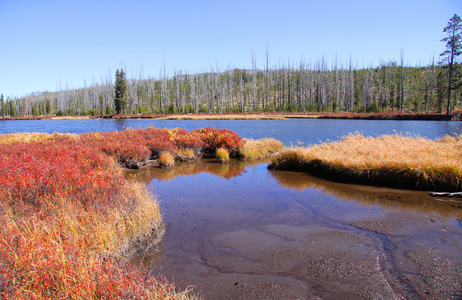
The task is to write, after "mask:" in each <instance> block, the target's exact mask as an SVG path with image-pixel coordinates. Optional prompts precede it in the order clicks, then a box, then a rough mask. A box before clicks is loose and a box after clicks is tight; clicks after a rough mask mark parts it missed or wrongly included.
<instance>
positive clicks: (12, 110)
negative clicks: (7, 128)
mask: <svg viewBox="0 0 462 300" xmlns="http://www.w3.org/2000/svg"><path fill="white" fill-rule="evenodd" d="M10 116H12V117H17V116H18V114H17V113H16V105H14V103H13V100H10Z"/></svg>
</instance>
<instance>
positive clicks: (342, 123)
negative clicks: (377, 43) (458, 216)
mask: <svg viewBox="0 0 462 300" xmlns="http://www.w3.org/2000/svg"><path fill="white" fill-rule="evenodd" d="M151 125H152V126H154V127H160V128H175V127H180V128H185V129H187V130H192V129H195V128H201V127H207V126H210V127H215V128H227V129H230V130H233V131H235V132H237V133H238V134H239V135H240V136H241V137H245V138H254V139H259V138H264V137H272V138H275V139H278V140H280V141H282V142H283V143H284V145H286V146H289V145H290V144H291V143H293V144H296V143H297V142H302V143H304V144H307V145H309V144H316V143H319V142H325V141H328V140H330V141H335V140H338V139H339V138H340V137H342V136H345V135H347V134H349V133H352V132H356V131H358V132H360V133H362V134H363V135H366V136H377V135H383V134H392V133H394V132H401V133H411V134H416V135H420V136H422V137H427V138H430V139H435V138H439V137H442V136H444V135H446V134H453V133H457V134H461V133H462V123H460V122H443V121H373V120H316V119H315V120H303V119H290V120H258V121H255V120H146V119H129V120H112V119H110V120H105V119H83V120H35V121H30V120H28V121H0V134H3V133H12V132H46V133H53V132H69V133H84V132H89V131H113V130H119V131H120V130H123V129H124V128H127V127H131V128H138V127H142V128H146V127H148V126H151Z"/></svg>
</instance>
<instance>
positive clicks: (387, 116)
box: [0, 111, 460, 121]
mask: <svg viewBox="0 0 462 300" xmlns="http://www.w3.org/2000/svg"><path fill="white" fill-rule="evenodd" d="M45 119H157V120H286V119H352V120H412V121H416V120H418V121H451V120H452V121H460V112H454V113H453V114H450V115H447V114H445V113H436V112H430V113H408V112H399V111H389V112H380V113H366V112H357V113H355V112H335V113H334V112H319V113H318V112H308V113H296V112H294V113H291V112H282V113H276V112H265V113H221V114H220V113H210V114H209V113H200V114H123V115H94V116H90V115H88V116H80V115H76V116H35V117H34V116H24V117H3V118H0V120H45Z"/></svg>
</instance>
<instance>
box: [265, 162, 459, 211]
mask: <svg viewBox="0 0 462 300" xmlns="http://www.w3.org/2000/svg"><path fill="white" fill-rule="evenodd" d="M269 173H270V174H271V176H272V177H273V178H275V179H276V182H277V183H278V184H279V185H281V186H283V187H286V188H289V189H293V190H297V191H303V190H307V189H317V190H321V191H322V192H323V193H326V194H331V195H334V196H336V197H337V198H339V199H344V200H352V201H355V202H357V203H358V204H361V205H380V206H382V207H384V208H398V209H408V210H420V211H423V212H436V213H439V214H441V215H443V216H445V217H456V218H461V217H462V201H457V200H454V199H441V198H433V197H431V196H428V194H427V193H426V192H422V191H410V190H397V189H390V188H382V187H373V186H364V185H356V184H344V183H337V182H332V181H327V180H323V179H319V178H316V177H314V176H312V175H310V174H307V173H299V172H288V171H269Z"/></svg>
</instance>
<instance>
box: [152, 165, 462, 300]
mask: <svg viewBox="0 0 462 300" xmlns="http://www.w3.org/2000/svg"><path fill="white" fill-rule="evenodd" d="M208 167H209V168H210V166H208ZM264 168H266V166H265V165H263V166H260V165H257V166H253V167H252V166H251V167H245V169H244V170H243V171H242V172H241V173H238V175H237V176H236V177H232V178H231V179H224V178H219V177H217V176H213V175H211V174H208V173H203V174H198V173H197V172H196V173H195V175H194V176H188V175H185V174H184V172H183V173H181V175H180V176H178V177H173V176H170V177H169V178H173V179H170V180H168V181H158V180H156V179H155V178H156V176H157V175H156V174H155V173H156V172H158V171H157V170H156V171H149V172H150V176H151V178H152V179H153V180H154V181H153V182H152V183H151V184H150V186H152V187H153V189H154V192H155V193H157V194H159V196H160V199H161V201H162V202H161V207H164V210H165V211H164V213H165V220H166V222H167V224H168V227H167V235H166V237H165V238H164V240H163V241H162V243H161V252H160V253H159V254H157V255H155V256H152V257H148V258H146V259H145V260H144V264H146V265H148V266H149V268H150V271H151V273H152V274H153V275H157V274H163V275H165V276H166V277H167V278H168V279H170V280H174V281H175V283H176V285H177V286H178V287H179V288H182V289H184V288H186V287H188V286H191V285H193V286H195V292H196V293H198V294H199V295H202V296H203V298H204V299H447V298H453V299H460V298H461V297H462V293H461V291H462V256H461V255H460V254H461V253H462V227H461V224H460V223H459V222H458V221H457V218H460V216H461V215H462V214H461V204H460V203H456V204H454V203H444V202H441V201H438V199H433V198H431V197H429V196H427V195H426V194H425V193H422V192H410V191H399V190H393V189H383V188H371V187H364V186H354V185H343V184H338V183H330V182H328V181H323V180H319V179H316V178H313V177H311V176H309V175H307V174H299V173H293V172H283V171H278V172H270V173H268V171H266V170H264ZM231 169H233V170H234V173H233V174H235V173H236V168H234V167H232V168H231ZM143 176H144V177H143V178H144V180H147V179H146V174H145V175H143ZM148 177H149V176H148ZM284 182H286V183H290V184H291V185H292V186H291V187H288V186H287V185H288V184H284ZM385 196H387V197H385ZM406 199H409V201H406ZM383 203H385V204H383ZM432 211H434V212H432Z"/></svg>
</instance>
